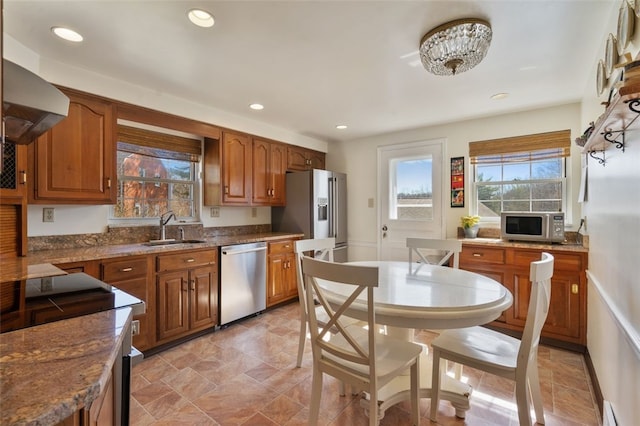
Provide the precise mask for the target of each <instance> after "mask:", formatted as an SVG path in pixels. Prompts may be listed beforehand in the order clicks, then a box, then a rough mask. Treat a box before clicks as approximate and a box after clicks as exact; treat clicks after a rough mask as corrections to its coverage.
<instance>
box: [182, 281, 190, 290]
mask: <svg viewBox="0 0 640 426" xmlns="http://www.w3.org/2000/svg"><path fill="white" fill-rule="evenodd" d="M186 284H187V282H185V281H182V291H184V292H187V291H189V287H188V285H186Z"/></svg>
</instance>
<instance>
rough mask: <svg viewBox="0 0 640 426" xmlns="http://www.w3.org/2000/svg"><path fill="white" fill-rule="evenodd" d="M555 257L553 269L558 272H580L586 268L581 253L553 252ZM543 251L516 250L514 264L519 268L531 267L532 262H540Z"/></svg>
mask: <svg viewBox="0 0 640 426" xmlns="http://www.w3.org/2000/svg"><path fill="white" fill-rule="evenodd" d="M551 254H552V255H553V257H554V264H553V269H554V270H556V271H574V272H579V271H582V270H584V269H585V268H586V265H585V264H584V262H583V259H584V256H583V255H582V254H581V253H561V252H552V253H551ZM541 256H542V251H521V250H516V251H515V254H514V263H515V264H516V265H518V266H529V265H530V264H531V262H534V261H536V260H540V258H541Z"/></svg>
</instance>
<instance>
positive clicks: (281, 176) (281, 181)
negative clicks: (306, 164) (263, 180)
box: [269, 144, 287, 206]
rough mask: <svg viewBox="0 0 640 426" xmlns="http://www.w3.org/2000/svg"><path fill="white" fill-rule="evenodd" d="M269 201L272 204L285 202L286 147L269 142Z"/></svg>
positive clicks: (280, 204) (276, 204) (283, 203)
mask: <svg viewBox="0 0 640 426" xmlns="http://www.w3.org/2000/svg"><path fill="white" fill-rule="evenodd" d="M270 155H271V158H270V161H269V165H270V171H271V201H270V204H271V205H272V206H284V205H285V204H286V201H287V199H286V193H285V192H286V190H285V188H286V178H285V176H286V173H287V148H286V147H285V146H284V145H282V144H271V152H270Z"/></svg>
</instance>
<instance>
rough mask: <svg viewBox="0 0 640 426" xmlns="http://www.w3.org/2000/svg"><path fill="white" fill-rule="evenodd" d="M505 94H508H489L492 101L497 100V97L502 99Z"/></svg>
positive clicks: (506, 94)
mask: <svg viewBox="0 0 640 426" xmlns="http://www.w3.org/2000/svg"><path fill="white" fill-rule="evenodd" d="M507 96H509V94H508V93H496V94H495V95H493V96H491V99H493V100H494V101H497V100H498V99H504V98H506V97H507Z"/></svg>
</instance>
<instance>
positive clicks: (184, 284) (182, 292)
mask: <svg viewBox="0 0 640 426" xmlns="http://www.w3.org/2000/svg"><path fill="white" fill-rule="evenodd" d="M188 292H189V272H188V271H186V270H185V271H177V272H167V273H164V274H158V276H157V283H156V303H157V307H156V309H157V325H156V326H157V333H158V340H159V341H160V340H164V339H168V338H175V337H180V336H182V335H183V334H185V333H187V332H188V331H189V316H188V312H189V311H188V309H189V305H188V304H189V297H188Z"/></svg>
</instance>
